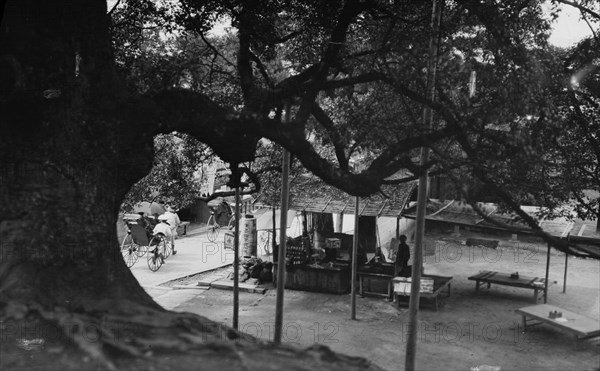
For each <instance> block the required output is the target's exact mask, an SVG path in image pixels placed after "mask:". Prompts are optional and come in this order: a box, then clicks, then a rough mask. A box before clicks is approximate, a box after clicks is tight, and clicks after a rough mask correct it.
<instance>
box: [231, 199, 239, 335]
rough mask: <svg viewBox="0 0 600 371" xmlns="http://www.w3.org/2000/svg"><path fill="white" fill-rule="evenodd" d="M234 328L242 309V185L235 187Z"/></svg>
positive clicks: (236, 326)
mask: <svg viewBox="0 0 600 371" xmlns="http://www.w3.org/2000/svg"><path fill="white" fill-rule="evenodd" d="M233 245H234V249H233V250H234V253H235V256H234V257H233V328H234V329H236V330H237V329H238V318H239V310H240V187H235V235H234V239H233Z"/></svg>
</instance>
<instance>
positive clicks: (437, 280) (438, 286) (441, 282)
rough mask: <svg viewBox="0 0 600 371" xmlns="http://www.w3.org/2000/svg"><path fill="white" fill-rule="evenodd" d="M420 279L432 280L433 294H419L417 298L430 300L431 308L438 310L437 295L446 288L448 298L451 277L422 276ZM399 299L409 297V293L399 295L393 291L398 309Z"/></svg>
mask: <svg viewBox="0 0 600 371" xmlns="http://www.w3.org/2000/svg"><path fill="white" fill-rule="evenodd" d="M421 278H433V292H421V293H420V294H419V297H420V298H426V299H431V300H432V302H433V308H434V309H435V310H436V311H437V310H438V295H439V294H440V292H442V290H443V289H444V287H448V296H450V290H451V286H452V278H453V277H449V276H433V275H426V276H425V275H424V276H421ZM401 297H410V293H408V294H404V293H399V292H395V291H394V299H395V300H396V305H397V306H398V307H399V306H400V304H401V300H400V298H401ZM405 303H406V304H408V303H409V301H405Z"/></svg>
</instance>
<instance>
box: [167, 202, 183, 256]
mask: <svg viewBox="0 0 600 371" xmlns="http://www.w3.org/2000/svg"><path fill="white" fill-rule="evenodd" d="M166 209H167V211H165V213H164V214H163V215H165V216H166V217H167V223H168V224H169V227H171V236H172V243H173V254H177V251H175V239H176V238H177V228H179V226H180V225H181V220H180V219H179V215H177V213H176V212H175V209H174V208H173V206H171V205H167V206H166Z"/></svg>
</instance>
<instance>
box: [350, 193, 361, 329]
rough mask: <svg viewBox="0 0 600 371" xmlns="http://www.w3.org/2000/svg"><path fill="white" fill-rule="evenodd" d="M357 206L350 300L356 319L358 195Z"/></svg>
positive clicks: (351, 315)
mask: <svg viewBox="0 0 600 371" xmlns="http://www.w3.org/2000/svg"><path fill="white" fill-rule="evenodd" d="M355 201H356V202H355V203H356V206H355V207H354V240H352V276H351V281H350V282H351V286H350V287H351V288H352V296H351V300H350V302H351V303H350V306H351V313H350V318H351V319H356V275H357V272H358V257H357V255H358V218H359V216H358V203H359V201H360V200H359V198H358V196H357V197H356V200H355Z"/></svg>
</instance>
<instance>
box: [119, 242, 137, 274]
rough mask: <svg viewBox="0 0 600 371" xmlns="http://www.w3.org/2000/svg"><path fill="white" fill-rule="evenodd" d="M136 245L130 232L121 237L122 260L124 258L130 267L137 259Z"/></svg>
mask: <svg viewBox="0 0 600 371" xmlns="http://www.w3.org/2000/svg"><path fill="white" fill-rule="evenodd" d="M137 247H138V246H137V245H136V244H135V243H134V242H133V238H132V237H131V235H130V234H127V235H126V236H125V238H123V242H122V243H121V255H123V260H125V264H126V265H127V267H128V268H131V267H132V266H133V265H134V264H135V263H136V262H137V260H138V255H137V251H136V250H137Z"/></svg>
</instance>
